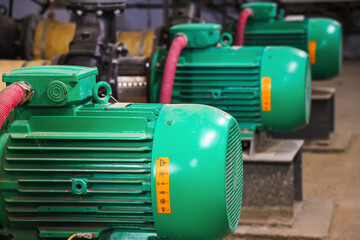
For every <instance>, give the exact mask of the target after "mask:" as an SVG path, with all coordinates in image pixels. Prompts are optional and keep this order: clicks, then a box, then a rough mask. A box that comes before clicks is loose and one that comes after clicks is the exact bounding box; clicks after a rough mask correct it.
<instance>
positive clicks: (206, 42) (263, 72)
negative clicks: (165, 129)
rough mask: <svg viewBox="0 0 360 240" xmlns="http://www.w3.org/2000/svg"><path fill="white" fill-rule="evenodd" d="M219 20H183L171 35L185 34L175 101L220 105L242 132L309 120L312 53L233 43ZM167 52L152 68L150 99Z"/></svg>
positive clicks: (157, 87)
mask: <svg viewBox="0 0 360 240" xmlns="http://www.w3.org/2000/svg"><path fill="white" fill-rule="evenodd" d="M220 31H221V27H220V25H218V24H204V23H193V24H182V25H177V26H174V27H172V28H170V37H171V38H172V39H173V38H174V37H175V36H177V35H185V36H186V37H187V39H188V43H187V46H186V47H185V49H184V50H183V51H182V52H181V55H180V57H179V60H178V63H177V68H176V74H175V80H174V88H173V92H172V103H201V104H207V105H212V106H215V107H217V108H220V109H222V110H224V111H226V112H228V113H230V114H231V115H232V116H234V117H235V118H236V119H237V121H238V122H239V125H240V129H241V130H242V132H243V134H242V137H252V136H253V133H254V132H255V131H257V130H275V131H291V130H296V129H299V128H301V127H303V126H305V125H306V124H307V123H308V122H309V115H310V103H311V73H310V66H309V60H308V55H307V54H306V53H305V52H304V51H302V50H299V49H296V48H292V47H230V46H229V45H231V42H232V37H231V35H230V34H228V33H224V34H222V35H221V36H220ZM167 54H168V51H167V49H165V48H162V49H160V50H159V51H157V52H156V53H155V55H154V58H153V64H152V73H151V100H152V101H153V102H157V101H158V100H159V92H160V88H161V82H162V76H163V72H164V65H165V62H166V58H167Z"/></svg>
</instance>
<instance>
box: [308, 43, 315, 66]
mask: <svg viewBox="0 0 360 240" xmlns="http://www.w3.org/2000/svg"><path fill="white" fill-rule="evenodd" d="M309 60H310V63H311V65H314V64H315V63H316V41H312V40H311V41H309Z"/></svg>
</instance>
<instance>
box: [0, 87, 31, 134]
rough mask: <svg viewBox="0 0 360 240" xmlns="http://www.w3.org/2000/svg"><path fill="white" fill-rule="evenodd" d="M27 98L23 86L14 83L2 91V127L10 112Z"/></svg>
mask: <svg viewBox="0 0 360 240" xmlns="http://www.w3.org/2000/svg"><path fill="white" fill-rule="evenodd" d="M24 98H25V92H24V90H23V88H22V87H20V86H19V85H17V84H12V85H10V86H9V87H7V88H5V89H4V90H3V91H2V92H1V93H0V128H1V127H2V125H3V124H4V122H5V120H6V118H7V117H8V115H9V113H10V112H11V111H12V110H13V109H14V108H15V107H16V106H17V105H18V104H19V103H21V102H22V101H23V100H24Z"/></svg>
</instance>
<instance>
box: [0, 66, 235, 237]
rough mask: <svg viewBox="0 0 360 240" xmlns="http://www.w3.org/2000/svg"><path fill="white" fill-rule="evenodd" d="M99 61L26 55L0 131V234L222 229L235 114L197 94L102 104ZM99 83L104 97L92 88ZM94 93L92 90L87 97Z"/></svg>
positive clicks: (230, 192) (226, 228)
mask: <svg viewBox="0 0 360 240" xmlns="http://www.w3.org/2000/svg"><path fill="white" fill-rule="evenodd" d="M96 74H97V70H96V68H88V67H77V66H40V67H26V68H21V69H17V70H14V71H12V72H10V73H8V74H4V76H3V81H5V82H6V83H7V84H8V85H9V84H12V83H14V82H17V81H20V80H21V81H26V82H28V83H29V84H30V85H31V86H32V88H33V89H34V93H33V97H32V99H31V101H30V102H28V103H25V104H24V105H21V106H18V107H16V108H15V111H14V114H13V116H12V117H9V118H8V120H7V123H5V124H4V126H3V128H2V129H1V133H0V146H1V147H0V151H1V159H0V192H1V194H0V237H1V236H11V237H12V239H14V240H35V239H36V240H37V239H66V238H68V237H70V236H71V235H72V234H74V233H88V234H89V235H91V236H93V239H101V240H107V239H149V240H150V239H220V238H224V237H226V236H227V235H229V234H230V233H231V232H233V231H234V230H235V228H236V227H237V224H238V220H239V215H240V208H241V197H242V151H241V140H240V132H239V128H238V124H237V122H236V120H235V119H234V118H233V117H232V116H230V115H229V114H227V113H225V112H223V111H221V110H219V109H216V108H213V107H209V106H204V105H194V104H188V105H162V104H132V103H115V104H110V103H108V100H109V98H110V95H109V94H110V93H111V87H110V86H109V84H107V83H105V82H98V83H96ZM101 87H103V88H105V89H106V91H107V93H109V94H107V95H106V96H105V97H99V96H98V89H99V88H101ZM93 101H95V102H94V103H93Z"/></svg>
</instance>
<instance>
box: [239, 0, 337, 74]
mask: <svg viewBox="0 0 360 240" xmlns="http://www.w3.org/2000/svg"><path fill="white" fill-rule="evenodd" d="M246 8H250V9H252V10H253V15H252V16H251V17H250V18H249V19H248V21H247V23H246V27H245V36H244V44H245V46H292V47H296V48H299V49H301V50H303V51H305V52H307V53H308V54H309V57H310V63H311V70H312V77H313V79H317V80H327V79H329V78H333V77H335V76H337V75H338V74H339V73H340V71H341V64H342V27H341V23H339V22H338V21H336V20H334V19H330V18H305V17H300V18H298V17H297V18H284V12H283V11H282V10H280V11H278V9H277V4H276V3H271V2H254V3H247V4H243V5H242V9H246ZM289 17H290V16H289Z"/></svg>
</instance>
